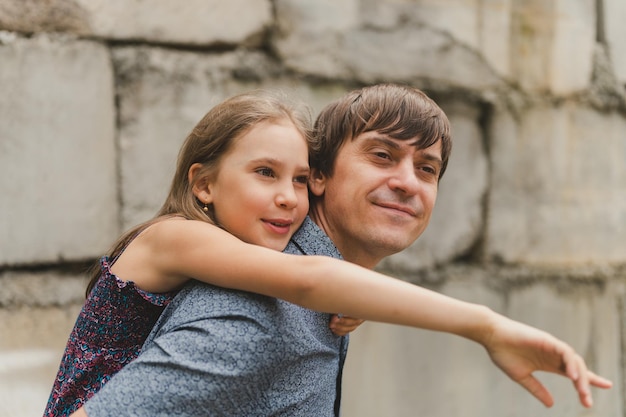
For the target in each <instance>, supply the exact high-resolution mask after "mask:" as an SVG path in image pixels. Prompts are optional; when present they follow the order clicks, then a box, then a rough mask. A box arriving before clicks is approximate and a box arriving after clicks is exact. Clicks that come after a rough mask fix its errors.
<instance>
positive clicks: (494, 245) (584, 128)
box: [485, 102, 626, 265]
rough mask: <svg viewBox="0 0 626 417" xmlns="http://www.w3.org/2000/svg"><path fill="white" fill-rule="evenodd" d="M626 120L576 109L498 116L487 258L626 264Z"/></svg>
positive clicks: (542, 109)
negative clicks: (625, 163)
mask: <svg viewBox="0 0 626 417" xmlns="http://www.w3.org/2000/svg"><path fill="white" fill-rule="evenodd" d="M625 131H626V119H625V118H624V117H623V116H622V115H620V114H619V113H615V112H614V113H599V112H596V111H595V110H592V109H589V108H586V107H584V106H581V105H578V104H575V103H571V102H568V103H562V104H560V105H556V106H551V105H548V104H546V105H539V104H537V105H535V106H533V107H530V108H529V109H527V110H526V111H524V112H523V114H520V115H519V117H517V118H516V119H514V118H513V117H512V116H511V115H510V114H507V113H505V112H498V113H497V115H496V116H495V117H494V122H493V125H492V133H491V134H490V136H491V137H492V138H494V139H493V141H492V143H491V145H490V149H491V150H490V158H491V168H492V172H491V189H490V193H489V198H488V222H487V223H488V224H487V234H486V236H487V239H486V249H485V250H486V254H487V256H488V257H489V258H491V259H500V260H502V261H504V262H512V263H528V264H555V265H583V264H602V263H615V264H619V263H623V262H624V261H626V255H625V254H626V226H625V225H626V193H624V192H623V191H624V190H626V166H625V165H624V163H623V161H626V140H625V139H626V138H625V137H624V132H625Z"/></svg>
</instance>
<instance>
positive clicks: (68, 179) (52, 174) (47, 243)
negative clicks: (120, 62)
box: [0, 36, 118, 265]
mask: <svg viewBox="0 0 626 417" xmlns="http://www.w3.org/2000/svg"><path fill="white" fill-rule="evenodd" d="M0 62H2V65H0V91H2V94H1V95H0V114H2V118H0V174H1V175H0V187H1V189H2V198H1V199H0V236H2V237H1V238H0V265H2V264H23V263H49V262H56V261H58V260H61V259H63V260H76V259H86V258H89V257H93V256H96V255H97V254H100V253H101V252H102V251H104V250H105V249H106V248H107V247H108V246H109V245H110V244H111V242H112V240H113V238H114V237H115V236H116V235H117V234H118V226H117V221H118V212H117V195H116V191H117V189H116V175H115V166H116V162H115V132H114V128H115V115H114V107H115V104H114V93H113V73H112V68H111V63H110V58H109V53H108V51H107V49H106V48H105V47H104V46H103V45H101V44H99V43H95V42H89V41H72V40H68V39H62V38H58V37H45V36H39V37H34V38H31V39H21V38H14V39H13V40H11V41H9V42H5V43H4V44H2V45H0Z"/></svg>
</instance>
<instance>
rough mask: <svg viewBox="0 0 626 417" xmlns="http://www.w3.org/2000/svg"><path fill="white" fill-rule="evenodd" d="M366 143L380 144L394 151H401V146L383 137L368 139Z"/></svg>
mask: <svg viewBox="0 0 626 417" xmlns="http://www.w3.org/2000/svg"><path fill="white" fill-rule="evenodd" d="M364 142H379V143H380V144H381V145H386V146H389V147H390V148H393V149H400V144H398V143H397V142H395V141H393V140H391V139H388V138H386V137H382V136H374V137H370V138H366V139H365V140H364Z"/></svg>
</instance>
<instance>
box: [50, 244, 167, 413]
mask: <svg viewBox="0 0 626 417" xmlns="http://www.w3.org/2000/svg"><path fill="white" fill-rule="evenodd" d="M112 264H113V262H110V261H109V258H108V257H106V256H104V257H102V258H101V259H100V278H98V281H97V283H96V285H95V286H94V288H93V289H92V291H91V293H90V294H89V297H88V298H87V300H86V301H85V305H84V306H83V308H82V310H81V312H80V314H79V315H78V318H77V319H76V324H74V329H72V333H71V334H70V337H69V340H68V342H67V346H66V347H65V352H64V354H63V358H62V359H61V365H60V367H59V372H58V373H57V376H56V379H55V381H54V385H53V387H52V392H51V394H50V398H49V399H48V405H47V406H46V411H45V413H44V416H45V417H52V416H55V417H56V416H68V415H70V414H71V413H73V412H74V411H76V410H77V409H78V408H80V407H81V406H82V405H83V404H84V403H85V402H86V401H87V400H88V399H89V398H91V397H92V396H93V395H94V394H95V393H96V392H97V391H98V390H100V388H102V386H103V385H104V384H105V383H106V382H107V381H108V380H109V379H111V377H112V376H113V375H114V374H115V373H116V372H118V371H119V370H120V369H122V368H123V367H124V366H125V365H126V364H128V363H129V362H130V361H132V360H133V359H135V358H136V357H137V355H139V351H140V349H141V346H142V345H143V343H144V341H145V340H146V338H147V337H148V334H150V331H151V330H152V327H153V326H154V323H155V322H156V320H157V319H158V318H159V315H160V314H161V312H162V311H163V309H164V308H165V306H166V305H167V304H168V303H169V302H170V301H171V300H172V298H174V295H175V294H176V292H169V293H163V294H152V293H148V292H146V291H143V290H141V289H139V288H137V287H136V286H135V284H134V283H133V282H132V281H126V282H124V281H122V280H121V279H119V278H118V277H116V276H115V275H114V274H112V273H111V270H110V267H111V265H112Z"/></svg>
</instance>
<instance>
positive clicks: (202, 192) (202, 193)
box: [187, 162, 213, 204]
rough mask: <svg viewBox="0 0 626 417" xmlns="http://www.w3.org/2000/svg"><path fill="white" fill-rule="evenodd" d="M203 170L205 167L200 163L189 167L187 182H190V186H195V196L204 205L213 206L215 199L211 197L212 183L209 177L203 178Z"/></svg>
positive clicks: (193, 188) (193, 190) (193, 189)
mask: <svg viewBox="0 0 626 417" xmlns="http://www.w3.org/2000/svg"><path fill="white" fill-rule="evenodd" d="M202 168H203V165H202V164H201V163H199V162H196V163H195V164H193V165H192V166H191V167H189V171H188V172H187V180H188V181H189V184H193V186H192V188H191V191H192V192H193V195H195V196H196V198H197V199H198V200H200V201H201V202H202V203H204V204H211V203H212V202H213V198H212V196H211V182H210V180H209V177H208V176H206V175H204V176H202V174H203V170H202Z"/></svg>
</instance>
